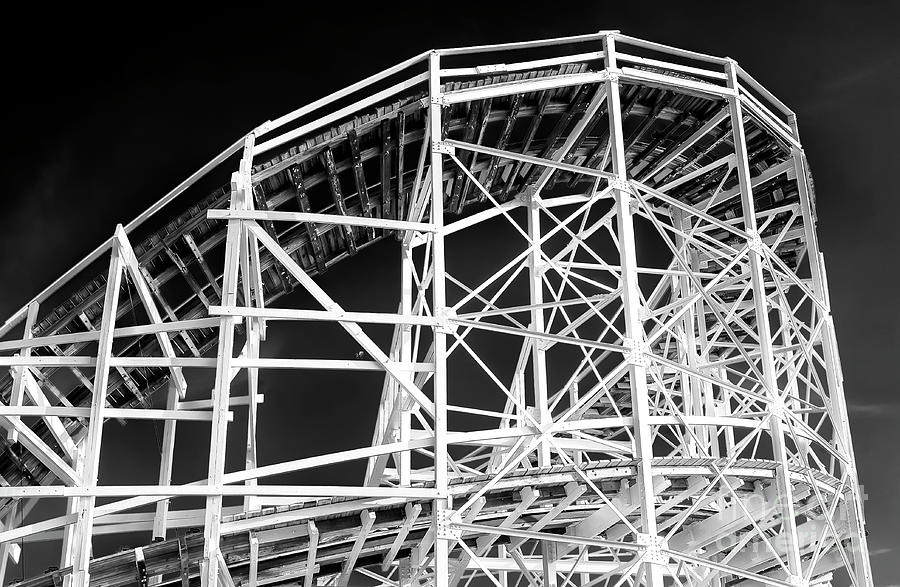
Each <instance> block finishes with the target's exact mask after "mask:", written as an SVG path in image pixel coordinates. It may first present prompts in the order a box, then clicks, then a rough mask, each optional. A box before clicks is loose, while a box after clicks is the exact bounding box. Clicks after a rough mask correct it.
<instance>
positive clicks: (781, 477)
mask: <svg viewBox="0 0 900 587" xmlns="http://www.w3.org/2000/svg"><path fill="white" fill-rule="evenodd" d="M736 66H737V64H736V63H735V62H734V61H733V60H729V61H728V62H726V64H725V71H726V73H727V75H728V87H729V88H731V89H733V90H735V91H737V89H738V80H737V67H736ZM728 110H729V115H730V117H731V131H732V140H733V141H734V151H735V158H736V161H735V165H736V168H737V174H738V183H739V186H740V190H741V208H742V209H743V212H744V230H745V231H746V232H747V233H748V234H749V235H750V236H751V238H754V239H758V238H759V235H758V233H757V223H756V206H755V203H754V201H753V188H752V186H751V184H750V164H749V161H748V157H747V143H746V136H745V134H744V113H743V109H742V108H741V102H740V98H739V97H738V96H731V97H729V98H728ZM750 249H751V250H750V253H749V257H750V280H751V286H752V288H753V305H754V307H755V314H756V330H757V333H758V335H759V346H760V361H761V363H762V371H763V378H764V380H765V381H764V382H763V383H764V384H765V386H766V388H767V389H768V393H769V397H770V400H769V401H770V409H771V411H772V416H771V419H770V420H769V422H770V428H769V429H770V432H771V435H772V449H773V451H774V455H775V461H776V462H777V463H778V469H777V471H776V473H775V483H776V484H777V487H778V504H779V509H780V512H779V513H780V514H781V523H782V535H783V536H784V540H785V542H784V547H785V554H786V557H787V567H788V571H789V572H790V573H791V575H793V576H794V577H798V578H799V577H801V576H802V573H801V568H800V548H799V542H798V540H797V521H796V514H795V512H794V492H793V487H792V485H791V479H790V476H789V469H788V464H789V458H788V454H787V447H786V446H785V442H784V440H785V437H784V426H783V424H784V422H783V420H782V418H783V417H784V415H783V410H784V399H783V398H782V397H781V393H780V392H779V390H778V380H777V375H776V374H777V370H776V368H775V356H774V354H773V351H772V330H771V325H770V324H769V303H768V300H767V298H766V288H765V281H764V278H763V272H762V270H763V258H762V256H763V254H764V253H763V251H762V250H761V249H760V248H759V246H756V245H755V244H754V243H751V247H750Z"/></svg>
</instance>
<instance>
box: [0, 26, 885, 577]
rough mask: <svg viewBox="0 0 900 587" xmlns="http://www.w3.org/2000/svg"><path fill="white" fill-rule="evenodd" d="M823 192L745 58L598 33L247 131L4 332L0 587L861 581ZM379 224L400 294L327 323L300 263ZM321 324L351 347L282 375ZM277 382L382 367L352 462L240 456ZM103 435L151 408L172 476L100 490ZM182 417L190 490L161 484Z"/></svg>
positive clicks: (450, 68) (334, 313) (376, 82)
mask: <svg viewBox="0 0 900 587" xmlns="http://www.w3.org/2000/svg"><path fill="white" fill-rule="evenodd" d="M210 182H213V183H210ZM216 182H218V183H220V184H224V185H222V187H219V188H218V189H215V190H213V191H212V192H211V193H208V192H206V191H203V190H205V189H208V188H205V187H204V186H205V185H215V184H216ZM204 194H205V195H204ZM814 200H815V197H814V192H813V186H812V181H811V177H810V175H809V172H808V166H807V162H806V159H805V155H804V153H803V149H802V146H801V145H800V142H799V135H798V132H797V126H796V118H795V116H794V115H793V113H792V112H791V111H790V109H788V108H787V107H786V106H785V105H784V104H782V103H781V102H780V101H779V100H778V99H777V98H775V97H774V96H773V95H772V94H771V93H769V92H768V91H767V90H766V89H765V88H763V87H762V86H761V85H760V84H759V83H758V82H756V81H755V80H754V79H753V78H752V77H751V76H750V75H749V74H747V73H746V72H745V71H744V70H743V69H741V68H740V66H739V65H737V63H735V62H734V61H733V60H729V59H724V58H718V57H712V56H708V55H703V54H700V53H695V52H691V51H685V50H681V49H676V48H673V47H667V46H663V45H659V44H656V43H652V42H648V41H644V40H640V39H635V38H633V37H629V36H626V35H622V34H620V33H618V32H615V31H603V32H600V33H596V34H591V35H583V36H578V37H569V38H565V39H552V40H545V41H535V42H527V43H514V44H509V45H496V46H484V47H470V48H458V49H447V50H438V51H431V52H427V53H423V54H421V55H419V56H416V57H414V58H411V59H409V60H407V61H405V62H403V63H401V64H399V65H397V66H395V67H393V68H390V69H388V70H386V71H385V72H382V73H380V74H376V75H374V76H371V77H369V78H367V79H366V80H363V81H361V82H359V83H357V84H354V85H352V86H350V87H348V88H347V89H345V90H342V91H340V92H336V93H335V94H332V95H331V96H329V97H326V98H323V99H322V100H319V101H317V102H314V103H313V104H310V105H308V106H306V107H303V108H301V109H299V110H297V111H295V112H292V113H290V114H288V115H285V116H283V117H281V118H279V119H276V120H273V121H269V122H266V123H264V124H263V125H261V126H260V127H257V128H256V129H254V130H253V131H252V132H250V133H248V134H247V135H246V136H245V137H242V138H241V139H240V140H238V141H236V142H235V143H234V144H233V145H232V146H230V147H229V148H228V149H226V150H225V151H224V152H223V153H222V154H220V155H219V156H217V157H215V158H214V159H213V160H211V161H210V163H209V164H207V165H206V166H204V167H203V168H202V169H201V170H199V171H198V172H197V173H196V174H194V175H193V176H191V177H190V178H189V179H188V180H186V181H185V182H183V183H182V184H181V185H179V186H178V187H177V188H176V189H175V190H173V191H172V192H171V193H170V194H168V195H167V196H166V197H164V198H163V199H162V200H161V201H160V202H158V203H157V204H156V205H154V206H153V207H152V208H150V209H149V210H148V211H147V212H146V213H144V214H142V215H141V216H140V217H139V218H138V219H136V220H135V221H133V222H132V223H130V224H129V225H127V226H124V227H122V226H120V227H117V229H116V230H115V232H114V234H113V235H112V236H111V237H110V238H109V239H108V240H107V241H105V242H104V243H103V244H102V245H101V246H100V247H98V248H97V250H95V251H94V252H93V253H92V254H91V255H89V256H88V257H87V258H85V259H84V260H83V261H82V262H81V263H79V264H78V265H76V266H75V267H74V268H73V269H72V270H71V271H70V272H68V273H67V274H66V275H64V276H62V277H61V278H60V279H59V280H57V281H56V282H55V283H54V284H52V285H51V286H50V287H48V288H47V289H46V290H45V291H44V292H42V293H40V294H39V295H38V296H36V297H35V298H34V299H33V300H32V301H30V302H29V303H28V304H26V305H25V306H24V307H23V308H22V309H21V310H20V311H19V312H17V313H16V314H15V315H14V316H12V317H11V318H10V319H9V320H7V321H6V323H5V324H4V325H3V327H2V328H0V337H2V340H0V366H3V367H8V371H7V372H6V373H4V375H3V377H2V379H0V397H2V403H3V405H2V406H0V426H2V427H3V428H4V430H5V431H6V437H5V440H3V441H2V442H3V444H2V452H0V476H2V477H0V482H2V485H3V487H0V500H2V501H0V521H2V524H3V526H2V527H0V549H2V552H0V557H2V569H0V582H2V576H3V574H4V573H6V570H7V565H9V564H12V562H13V561H15V560H16V557H17V556H18V555H19V549H20V547H19V545H18V542H17V541H19V540H25V541H26V542H32V541H51V542H53V543H55V544H59V545H60V552H61V555H60V566H59V568H58V569H51V570H49V571H48V572H45V573H42V574H39V575H36V576H34V577H30V578H26V579H24V580H23V581H22V582H20V583H18V584H19V585H22V586H26V585H27V586H29V587H30V586H34V587H37V586H48V587H49V586H51V585H53V586H57V585H67V586H68V585H76V586H79V587H80V586H86V585H88V584H90V585H102V586H104V587H105V586H110V587H111V586H116V585H130V584H135V583H140V584H144V585H153V584H176V583H181V584H182V585H184V586H185V587H187V586H188V585H190V584H197V583H199V584H202V585H204V586H207V585H213V584H220V585H228V584H235V585H236V584H242V585H254V586H255V585H269V584H287V583H297V582H302V583H303V584H304V585H306V586H307V587H310V586H311V585H312V584H314V583H315V584H316V585H345V584H348V583H349V584H355V583H357V582H359V583H363V584H373V585H375V584H377V585H397V586H402V587H405V586H407V585H422V584H425V583H428V584H434V585H435V586H438V587H445V586H451V585H452V586H456V585H460V584H467V583H468V582H470V581H473V580H474V581H476V583H478V584H482V585H484V584H487V582H493V583H494V584H497V585H502V586H503V587H506V586H507V585H510V584H516V585H518V584H522V583H527V584H529V585H531V586H532V587H537V586H538V585H542V586H545V587H549V586H551V585H552V586H557V585H559V586H560V587H562V586H563V585H564V584H565V582H567V581H568V582H570V583H571V584H573V585H574V584H578V585H584V586H586V585H621V584H624V583H625V582H628V584H633V585H638V584H640V585H651V586H654V587H658V586H662V585H709V586H720V587H721V586H724V585H820V584H829V582H830V581H831V580H832V578H835V580H842V581H843V580H849V581H851V582H852V584H854V585H872V577H871V570H870V567H869V561H868V553H867V547H866V541H865V529H864V520H863V514H862V508H861V495H860V489H859V484H858V480H857V476H856V469H855V464H854V457H853V449H852V443H851V439H850V431H849V426H848V423H847V414H846V406H845V403H844V391H843V386H842V378H841V373H840V362H839V359H838V355H837V347H836V342H835V338H834V329H833V324H832V321H831V314H830V304H829V300H828V290H827V280H826V276H825V267H824V263H823V262H822V260H821V254H820V252H819V250H818V245H817V242H816V235H815V201H814ZM479 225H484V226H486V227H491V230H494V229H496V230H498V231H500V230H503V231H506V232H508V233H509V234H510V236H509V241H510V246H511V247H512V249H510V250H512V253H511V254H510V251H509V250H493V249H492V248H491V247H481V248H479V246H478V242H477V239H476V237H471V236H467V235H469V234H470V233H471V231H472V229H473V227H476V226H479ZM473 239H476V240H475V241H473ZM381 241H395V243H394V245H392V246H395V247H396V248H397V249H398V262H399V264H400V268H401V270H400V275H401V279H400V283H399V284H398V285H399V287H398V291H399V292H400V296H399V299H397V300H396V306H395V308H396V309H395V310H391V311H387V312H385V311H379V312H376V311H372V310H371V308H370V307H368V306H367V305H366V304H365V303H364V302H365V300H364V299H363V298H365V297H366V296H363V295H360V300H359V301H360V309H354V308H350V307H343V306H341V305H340V304H338V303H337V302H336V301H335V299H334V298H333V297H332V296H331V295H329V293H328V292H327V291H325V290H324V289H322V287H321V286H320V285H319V283H320V280H319V277H320V276H321V275H322V274H324V273H326V272H329V271H341V268H340V267H339V263H340V262H341V261H343V260H345V259H348V258H349V257H355V256H357V255H365V254H366V252H365V249H368V248H370V247H372V246H373V245H375V244H376V243H379V242H381ZM132 243H133V244H132ZM462 243H467V244H468V247H467V248H464V247H463V245H462ZM454 248H460V249H463V250H477V251H478V253H477V254H478V257H479V258H478V259H477V260H473V259H471V258H466V259H464V260H463V262H459V258H458V257H453V256H452V251H453V250H454ZM295 291H298V292H301V293H304V294H305V295H308V296H309V297H311V299H313V300H314V301H315V302H316V303H317V308H316V309H309V308H307V307H291V304H296V301H295V300H296V299H297V296H296V295H292V294H293V292H295ZM311 321H315V322H322V323H327V324H333V325H335V326H340V327H341V328H342V329H343V331H344V332H345V333H346V334H347V335H349V336H350V337H351V338H352V339H353V340H354V341H355V342H356V343H358V345H359V348H360V349H361V351H360V353H359V354H358V356H356V357H353V358H348V357H333V358H327V359H326V358H312V359H311V358H304V357H295V358H290V359H272V358H266V356H265V352H263V351H264V350H265V348H266V345H265V339H266V332H267V329H268V328H273V327H276V325H278V324H281V323H306V322H311ZM361 325H382V326H384V325H387V326H390V327H393V336H392V339H391V344H390V346H389V347H385V346H384V345H383V344H381V345H379V343H377V342H375V338H376V337H374V335H371V334H368V333H367V330H369V328H366V329H364V328H363V327H362V326H361ZM242 345H243V346H242ZM510 345H511V346H510ZM507 347H508V348H511V349H513V350H512V356H514V357H515V356H517V357H518V360H517V361H514V362H515V363H516V364H515V365H504V364H503V362H502V361H499V360H498V359H497V355H496V354H493V353H496V352H500V351H499V350H498V349H501V348H507ZM209 369H214V371H215V373H216V384H215V388H214V389H213V391H212V393H211V395H205V396H204V394H202V393H201V394H199V395H198V396H196V397H198V399H193V397H194V396H195V395H196V394H192V398H191V399H188V398H187V391H188V387H189V385H190V381H191V379H192V377H193V375H192V373H194V372H197V371H200V370H209ZM270 369H294V370H305V369H327V370H334V371H340V370H348V371H374V372H380V373H383V375H384V377H383V385H382V386H381V402H380V408H379V411H378V413H377V414H372V416H373V417H374V420H375V426H374V433H373V437H372V442H371V446H368V447H359V448H356V449H351V450H344V451H340V452H329V450H328V439H327V438H323V439H322V446H321V447H318V448H320V449H321V450H320V455H319V456H315V457H305V458H298V459H296V460H292V461H286V462H283V463H276V464H270V465H265V466H260V465H258V464H257V462H256V432H257V430H258V429H259V427H260V426H262V425H263V424H264V417H263V416H260V419H259V422H257V417H258V404H259V403H260V401H261V397H260V395H259V392H258V378H259V374H260V372H265V371H267V370H270ZM240 371H246V372H247V376H248V377H247V385H246V394H243V395H241V394H239V393H237V392H238V391H239V389H238V388H239V387H243V385H241V386H239V385H237V384H236V383H234V380H235V375H236V373H238V372H240ZM469 372H475V373H478V374H479V376H481V377H482V378H483V381H482V383H480V384H478V386H476V388H473V389H466V387H467V386H468V385H470V384H469V383H467V384H465V385H463V378H462V377H460V376H459V374H461V373H469ZM471 380H472V379H470V380H469V381H471ZM193 389H194V388H193V387H191V390H192V391H193ZM330 393H334V392H333V391H330ZM161 394H164V395H165V398H166V402H165V405H166V408H165V409H159V408H155V409H154V408H153V403H152V400H153V398H154V397H158V396H160V395H161ZM336 401H339V400H338V398H337V397H336ZM236 410H247V412H248V419H249V421H250V422H251V426H250V427H249V428H250V430H249V433H248V438H247V450H246V454H245V455H239V457H240V458H239V459H238V460H241V461H242V462H245V463H246V466H245V468H243V469H239V470H232V471H229V472H226V469H225V456H226V449H225V445H226V438H227V435H228V433H229V429H228V422H229V418H230V417H231V412H232V411H236ZM116 419H118V420H122V421H127V420H129V419H151V420H161V421H164V422H165V430H164V434H163V455H162V462H161V463H160V464H159V469H160V475H159V484H158V485H156V486H145V485H138V486H110V485H103V484H99V483H98V474H99V455H100V450H101V446H102V431H103V427H104V422H105V421H107V426H108V425H110V424H109V423H108V420H116ZM198 420H199V421H206V422H209V423H210V426H211V433H210V445H209V449H210V461H209V471H208V475H207V477H206V478H205V479H204V478H198V480H197V481H196V482H195V483H193V484H189V485H173V484H172V482H171V467H172V459H173V458H174V452H175V434H176V423H177V422H179V421H198ZM334 425H335V426H336V427H339V426H340V422H335V423H334ZM353 461H357V462H359V461H363V462H366V463H367V468H366V474H365V478H364V479H359V484H358V485H354V486H350V485H348V486H326V485H288V484H285V485H270V484H266V483H265V481H266V480H271V479H272V478H277V477H278V476H279V475H285V474H289V473H294V472H298V471H308V470H310V469H313V468H320V467H322V468H324V467H328V466H333V465H336V464H342V463H347V462H353ZM391 465H392V466H391ZM155 466H156V465H155V464H154V467H155ZM257 481H258V482H259V483H257ZM234 496H239V497H241V498H243V505H241V506H227V507H224V506H223V500H224V499H225V498H226V497H234ZM53 497H56V498H65V499H66V502H67V509H66V514H64V515H62V516H56V517H52V516H51V517H48V516H44V515H43V513H42V510H41V508H35V509H33V508H34V506H35V505H36V504H39V503H40V501H41V500H43V499H47V498H53ZM197 497H200V498H202V499H203V500H204V501H205V507H204V508H202V509H187V508H184V507H177V508H176V506H180V505H181V504H183V503H185V502H186V501H187V500H189V499H191V498H193V499H196V498H197ZM98 498H115V500H114V501H105V502H104V503H98V502H97V499H98ZM147 507H151V508H155V510H154V511H150V510H148V509H147ZM29 512H31V514H30V515H26V514H28V513H29ZM36 518H37V519H36ZM23 520H24V521H23ZM26 522H27V523H26ZM135 533H141V534H143V535H144V536H145V537H146V544H147V545H146V546H143V547H140V548H137V549H133V550H127V551H125V552H119V553H112V554H107V553H98V552H94V553H93V554H92V552H91V538H92V536H97V535H102V534H123V535H125V534H128V535H134V534H135ZM26 548H27V546H26Z"/></svg>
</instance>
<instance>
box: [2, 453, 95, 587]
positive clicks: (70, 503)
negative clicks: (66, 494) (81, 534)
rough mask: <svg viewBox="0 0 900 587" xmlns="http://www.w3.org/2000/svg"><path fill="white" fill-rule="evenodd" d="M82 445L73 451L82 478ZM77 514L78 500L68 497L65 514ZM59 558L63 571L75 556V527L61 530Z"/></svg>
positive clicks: (67, 582) (68, 580) (67, 579)
mask: <svg viewBox="0 0 900 587" xmlns="http://www.w3.org/2000/svg"><path fill="white" fill-rule="evenodd" d="M84 444H85V439H84V438H82V439H81V441H80V442H79V443H78V446H77V447H76V449H75V463H74V465H75V472H76V473H77V474H78V475H79V476H82V475H84ZM77 512H78V498H77V497H70V498H69V499H67V500H66V513H67V514H74V513H77ZM61 551H62V552H61V556H60V559H59V568H61V569H65V568H66V567H70V566H72V562H73V557H74V555H75V525H74V524H69V525H68V526H66V527H65V528H63V539H62V548H61ZM72 579H73V577H72V575H66V576H64V577H63V587H71V586H72ZM2 583H3V581H2V577H0V584H2Z"/></svg>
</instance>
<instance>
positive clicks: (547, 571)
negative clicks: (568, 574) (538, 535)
mask: <svg viewBox="0 0 900 587" xmlns="http://www.w3.org/2000/svg"><path fill="white" fill-rule="evenodd" d="M557 558H558V556H557V548H556V543H555V542H550V541H549V540H544V541H543V542H541V566H542V568H543V571H544V583H543V587H556V586H557V584H558V581H557V578H556V560H557Z"/></svg>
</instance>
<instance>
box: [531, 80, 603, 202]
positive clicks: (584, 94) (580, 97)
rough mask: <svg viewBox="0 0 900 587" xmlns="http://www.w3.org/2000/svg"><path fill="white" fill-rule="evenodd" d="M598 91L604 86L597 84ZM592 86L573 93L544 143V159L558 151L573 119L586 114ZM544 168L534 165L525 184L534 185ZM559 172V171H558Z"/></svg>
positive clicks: (542, 153)
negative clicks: (558, 145)
mask: <svg viewBox="0 0 900 587" xmlns="http://www.w3.org/2000/svg"><path fill="white" fill-rule="evenodd" d="M596 87H597V92H602V91H603V87H602V86H600V85H597V86H596ZM590 90H591V86H587V85H585V86H581V87H580V88H578V89H577V90H576V91H575V92H573V95H572V101H571V102H570V105H569V108H568V109H567V110H566V111H565V112H564V113H563V114H562V116H560V117H559V120H557V121H556V125H555V126H554V127H553V130H552V131H551V132H550V135H549V136H548V137H547V141H546V144H545V145H544V150H543V151H542V152H541V155H540V156H541V157H542V158H544V159H550V158H552V157H553V153H554V152H555V151H556V143H557V141H558V140H559V138H560V137H561V136H562V135H563V133H564V132H566V130H567V129H568V128H569V125H570V124H571V123H572V120H573V119H574V118H575V117H576V116H580V115H581V114H584V111H585V110H586V109H587V106H588V102H589V101H590V95H591V92H590ZM543 171H544V170H543V169H542V168H540V167H532V168H531V169H530V170H529V171H528V178H527V179H526V180H525V183H524V185H526V186H527V185H532V184H534V183H535V182H536V181H537V178H538V176H539V175H540V174H541V173H542V172H543ZM557 174H558V173H557Z"/></svg>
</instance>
